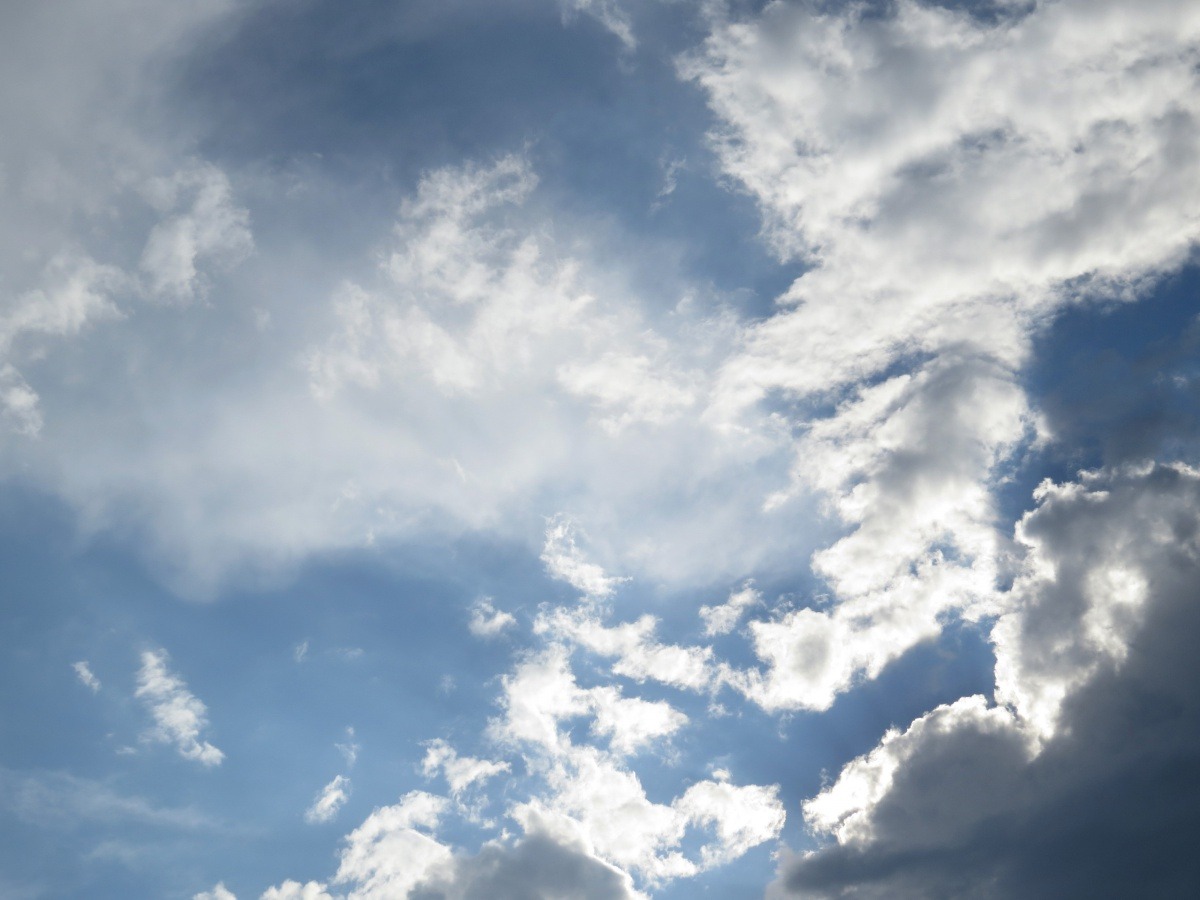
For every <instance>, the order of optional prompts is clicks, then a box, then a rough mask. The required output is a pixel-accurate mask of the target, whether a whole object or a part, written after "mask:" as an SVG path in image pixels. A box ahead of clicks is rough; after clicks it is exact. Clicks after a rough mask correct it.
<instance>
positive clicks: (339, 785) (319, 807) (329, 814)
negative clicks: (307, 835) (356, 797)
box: [304, 775, 350, 825]
mask: <svg viewBox="0 0 1200 900" xmlns="http://www.w3.org/2000/svg"><path fill="white" fill-rule="evenodd" d="M349 799H350V779H349V778H347V777H346V776H345V775H338V776H336V777H335V778H334V779H333V781H331V782H329V784H327V785H325V787H323V788H321V791H320V793H319V794H317V796H316V797H315V798H314V799H313V802H312V805H311V806H310V807H309V808H308V809H306V810H305V811H304V821H305V822H308V823H309V824H310V825H321V824H324V823H325V822H331V821H333V819H334V818H335V817H336V816H337V814H338V813H339V812H341V809H342V807H343V806H344V805H345V804H346V801H347V800H349Z"/></svg>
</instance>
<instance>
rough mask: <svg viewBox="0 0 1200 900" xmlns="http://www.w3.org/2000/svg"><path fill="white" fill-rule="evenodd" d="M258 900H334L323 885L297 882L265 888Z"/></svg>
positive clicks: (315, 882)
mask: <svg viewBox="0 0 1200 900" xmlns="http://www.w3.org/2000/svg"><path fill="white" fill-rule="evenodd" d="M259 900H336V898H335V897H334V895H333V894H330V893H327V892H326V890H325V885H324V884H321V883H320V882H318V881H309V882H306V883H305V884H301V883H300V882H298V881H290V880H289V881H285V882H283V883H282V884H281V885H279V886H278V887H270V888H267V889H266V890H265V891H264V892H263V895H262V897H260V898H259Z"/></svg>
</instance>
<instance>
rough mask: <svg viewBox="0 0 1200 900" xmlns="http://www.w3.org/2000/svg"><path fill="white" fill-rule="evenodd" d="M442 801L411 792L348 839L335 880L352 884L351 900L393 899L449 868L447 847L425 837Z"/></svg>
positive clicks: (438, 815)
mask: <svg viewBox="0 0 1200 900" xmlns="http://www.w3.org/2000/svg"><path fill="white" fill-rule="evenodd" d="M445 809H446V800H445V799H444V798H441V797H436V796H434V795H433V794H427V793H425V792H424V791H412V792H410V793H408V794H405V795H404V796H403V797H402V798H401V799H400V802H399V803H397V804H395V805H393V806H384V807H382V808H380V809H377V810H375V811H374V812H373V813H371V815H370V816H368V817H367V819H366V821H364V822H363V823H362V825H360V826H359V827H358V828H356V829H355V830H354V831H352V832H351V833H350V834H349V835H348V836H347V838H346V846H345V848H344V849H343V850H342V853H341V861H340V863H339V865H338V870H337V875H336V876H335V877H334V879H333V881H334V883H335V884H339V885H353V889H352V890H351V892H350V894H349V898H350V900H397V898H402V897H407V896H408V893H409V891H411V890H412V889H413V888H415V887H416V886H417V885H419V884H421V883H422V882H423V881H427V880H429V879H430V878H432V877H433V876H434V875H435V874H436V873H438V872H439V871H441V870H445V869H447V868H448V867H449V866H450V865H451V864H452V861H453V857H452V855H451V852H450V850H449V848H447V847H446V846H445V845H443V844H440V843H439V842H438V841H437V840H436V839H435V838H433V837H432V836H430V834H428V833H427V832H428V831H429V830H432V829H434V828H436V827H437V825H438V822H439V821H440V820H441V817H442V815H443V813H444V812H445Z"/></svg>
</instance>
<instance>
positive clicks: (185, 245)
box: [139, 163, 254, 301]
mask: <svg viewBox="0 0 1200 900" xmlns="http://www.w3.org/2000/svg"><path fill="white" fill-rule="evenodd" d="M144 191H145V194H146V196H147V198H148V199H149V201H150V203H151V204H152V205H153V206H154V207H155V208H156V209H157V210H158V211H159V212H160V213H161V214H162V215H163V216H164V218H163V219H161V220H160V221H159V222H158V224H157V225H155V226H154V228H153V229H152V230H151V231H150V235H149V237H148V238H147V239H146V246H145V248H144V249H143V251H142V257H141V260H140V262H139V268H140V269H141V271H142V272H143V273H144V274H145V276H146V277H147V278H148V279H149V281H150V284H149V290H150V293H151V294H152V295H153V296H157V297H163V298H167V299H171V300H175V301H190V300H194V299H196V298H197V297H202V296H203V295H204V292H205V290H206V288H205V285H204V282H203V280H202V272H201V270H200V269H199V268H198V265H199V264H200V263H201V262H205V261H211V262H212V263H213V264H216V265H219V266H222V267H228V266H231V265H233V264H236V263H238V262H241V261H242V260H243V259H244V258H245V257H246V256H248V255H249V254H250V252H251V251H252V250H253V249H254V239H253V238H252V237H251V234H250V224H249V214H248V213H247V211H246V210H245V209H243V208H242V207H239V206H237V205H236V204H235V203H234V201H233V189H232V187H231V186H230V184H229V178H228V177H227V176H226V175H225V173H224V172H222V171H221V170H220V169H218V168H216V167H215V166H213V165H210V164H203V163H195V164H193V165H192V166H189V167H187V168H184V169H180V170H179V171H177V172H176V173H175V174H173V175H172V176H171V177H169V178H156V179H152V180H151V181H150V182H149V183H148V184H147V185H146V186H145V188H144ZM185 198H190V200H189V199H185ZM181 206H183V207H185V208H184V209H182V210H180V207H181Z"/></svg>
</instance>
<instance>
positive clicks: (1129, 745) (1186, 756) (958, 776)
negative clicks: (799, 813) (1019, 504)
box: [773, 465, 1200, 898]
mask: <svg viewBox="0 0 1200 900" xmlns="http://www.w3.org/2000/svg"><path fill="white" fill-rule="evenodd" d="M1092 487H1093V488H1094V490H1090V491H1087V492H1084V491H1078V492H1075V493H1074V494H1072V493H1070V492H1064V493H1062V494H1060V495H1058V496H1056V497H1055V498H1053V499H1052V500H1051V501H1049V502H1047V503H1046V504H1045V505H1044V506H1043V507H1042V509H1040V510H1038V511H1037V512H1035V513H1033V514H1031V515H1030V516H1029V517H1027V519H1026V520H1025V523H1024V530H1025V536H1026V537H1027V538H1028V539H1030V540H1036V541H1038V542H1040V544H1039V546H1040V550H1041V552H1042V553H1043V555H1044V557H1045V558H1048V559H1052V560H1053V561H1054V564H1055V569H1056V571H1055V573H1054V576H1053V577H1050V578H1048V579H1044V580H1042V581H1040V582H1039V586H1038V591H1039V593H1038V596H1036V597H1033V598H1030V599H1029V601H1028V607H1027V614H1026V615H1025V616H1024V618H1023V620H1022V628H1021V629H1020V638H1019V642H1018V650H1017V651H1016V652H1017V653H1018V655H1019V657H1020V660H1019V663H1018V665H1019V666H1023V667H1024V670H1025V671H1027V672H1036V673H1042V674H1043V675H1044V674H1045V673H1050V675H1051V676H1056V677H1068V676H1069V675H1070V672H1071V671H1073V670H1072V667H1078V666H1079V665H1081V662H1080V659H1079V658H1078V657H1079V653H1078V645H1079V643H1080V642H1079V640H1078V637H1077V636H1078V634H1080V633H1081V632H1085V631H1086V630H1087V622H1086V619H1087V610H1086V609H1085V606H1086V603H1085V601H1084V600H1083V599H1082V598H1081V596H1080V594H1081V592H1082V590H1083V589H1082V588H1081V585H1083V584H1085V583H1087V582H1088V580H1089V578H1091V577H1093V574H1094V573H1095V572H1097V571H1100V570H1103V569H1105V568H1106V567H1111V566H1113V565H1116V566H1123V567H1127V568H1128V569H1130V570H1132V571H1136V572H1137V573H1139V574H1140V576H1141V577H1144V578H1145V580H1146V583H1147V599H1146V601H1145V603H1144V605H1143V607H1142V608H1141V610H1140V613H1141V615H1140V625H1139V624H1137V623H1136V622H1134V623H1132V624H1131V623H1122V622H1120V621H1117V622H1116V624H1115V625H1112V626H1111V627H1112V628H1113V629H1114V630H1115V631H1116V632H1117V633H1118V634H1120V635H1121V636H1122V637H1123V638H1124V639H1125V640H1126V642H1127V643H1126V646H1127V651H1126V652H1125V655H1124V657H1123V658H1122V657H1121V654H1120V653H1116V654H1115V655H1112V656H1109V657H1104V656H1103V655H1101V656H1100V657H1099V658H1098V659H1090V658H1089V659H1084V660H1083V664H1084V665H1086V666H1089V667H1090V668H1089V669H1088V671H1092V672H1093V673H1094V674H1092V675H1091V676H1090V678H1089V680H1087V681H1086V683H1085V684H1084V685H1083V686H1082V687H1080V688H1079V689H1078V690H1076V691H1075V692H1074V693H1072V694H1069V696H1068V697H1067V699H1066V700H1065V702H1064V703H1063V705H1062V710H1061V717H1060V720H1059V725H1058V729H1057V731H1056V732H1055V734H1054V736H1053V737H1052V738H1050V739H1049V740H1048V741H1047V742H1046V743H1045V745H1044V748H1043V749H1042V751H1041V753H1040V754H1038V755H1037V756H1036V757H1035V758H1033V760H1032V761H1028V750H1027V745H1026V744H1025V743H1024V741H1022V740H1020V739H1019V735H1018V731H1017V726H1016V725H1014V726H1013V728H1011V729H1005V728H1004V727H990V728H989V727H986V726H985V725H984V724H982V723H983V722H984V720H983V719H981V718H978V717H975V718H971V717H963V718H962V719H961V720H960V721H959V722H957V723H953V724H951V725H950V726H949V727H943V728H928V729H926V731H925V732H924V733H923V734H922V735H920V739H919V741H918V742H917V747H916V749H915V752H914V753H913V754H912V755H911V756H910V757H909V758H908V759H907V760H906V761H904V762H902V763H901V765H900V766H899V768H898V769H897V771H896V772H895V775H894V780H893V781H892V783H891V786H890V788H888V789H887V790H886V792H885V793H884V795H883V796H882V797H881V798H880V799H879V801H878V802H877V803H876V804H875V805H874V806H873V807H872V808H871V809H870V811H869V829H868V831H869V834H868V835H867V836H866V837H865V838H863V839H858V840H846V841H843V842H841V843H839V844H832V845H830V846H827V847H824V848H823V849H820V850H818V851H816V852H815V853H812V854H810V855H806V856H800V855H796V856H792V857H791V858H790V859H788V860H786V861H785V863H784V865H783V867H782V873H781V879H780V881H779V882H778V883H777V884H776V885H775V886H774V887H773V892H774V893H775V894H776V895H777V896H786V895H795V896H802V897H812V898H818V897H860V898H873V897H880V898H883V897H888V898H904V897H914V898H916V897H920V898H937V897H986V898H1010V897H1011V898H1017V897H1077V896H1078V897H1082V896H1088V897H1133V896H1155V897H1176V896H1179V897H1183V896H1195V893H1196V891H1197V890H1200V858H1198V857H1197V856H1196V854H1195V853H1194V847H1195V846H1196V841H1197V839H1200V814H1198V813H1197V810H1200V752H1198V751H1197V747H1198V746H1200V672H1198V671H1197V668H1196V666H1195V641H1196V637H1197V635H1200V605H1198V604H1197V603H1196V597H1197V596H1200V552H1198V545H1197V532H1198V529H1200V475H1197V473H1196V472H1194V471H1192V470H1188V469H1184V468H1179V467H1171V466H1161V465H1160V466H1155V467H1153V468H1150V469H1148V470H1143V471H1141V472H1136V473H1125V474H1123V475H1117V476H1114V477H1111V478H1108V479H1106V480H1098V481H1097V482H1095V483H1094V484H1093V485H1092ZM1072 635H1074V636H1076V637H1075V640H1076V644H1075V645H1070V646H1068V647H1067V650H1066V651H1064V649H1063V647H1064V645H1069V644H1070V639H1071V636H1072ZM1056 636H1057V638H1056ZM1047 677H1050V676H1047ZM994 712H995V713H996V714H997V717H996V719H995V721H1000V718H999V716H1000V715H1003V714H1004V711H1003V709H997V710H994Z"/></svg>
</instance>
